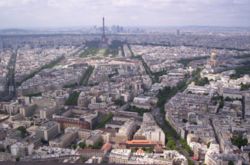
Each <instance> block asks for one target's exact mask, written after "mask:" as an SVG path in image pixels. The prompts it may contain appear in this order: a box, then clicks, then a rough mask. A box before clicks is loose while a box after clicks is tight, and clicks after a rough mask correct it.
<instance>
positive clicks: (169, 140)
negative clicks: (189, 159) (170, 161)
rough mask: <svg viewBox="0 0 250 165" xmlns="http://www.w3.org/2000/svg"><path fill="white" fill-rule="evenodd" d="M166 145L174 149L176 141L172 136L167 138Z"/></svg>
mask: <svg viewBox="0 0 250 165" xmlns="http://www.w3.org/2000/svg"><path fill="white" fill-rule="evenodd" d="M167 147H168V148H170V149H171V150H175V148H176V143H175V141H174V139H173V138H172V137H169V138H168V142H167Z"/></svg>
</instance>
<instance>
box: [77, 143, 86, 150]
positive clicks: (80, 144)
mask: <svg viewBox="0 0 250 165" xmlns="http://www.w3.org/2000/svg"><path fill="white" fill-rule="evenodd" d="M78 146H79V147H80V148H82V149H84V148H85V147H86V144H85V143H84V142H80V143H79V144H78Z"/></svg>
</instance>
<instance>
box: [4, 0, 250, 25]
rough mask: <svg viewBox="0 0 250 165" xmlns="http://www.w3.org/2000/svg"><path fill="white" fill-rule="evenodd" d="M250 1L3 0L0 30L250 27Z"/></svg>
mask: <svg viewBox="0 0 250 165" xmlns="http://www.w3.org/2000/svg"><path fill="white" fill-rule="evenodd" d="M249 6H250V0H0V28H1V29H4V28H39V27H41V28H43V27H51V28H56V27H82V26H94V25H97V26H101V19H102V17H103V16H105V17H106V24H107V26H111V25H121V26H158V27H161V26H162V27H167V26H190V25H195V26H224V27H250V7H249Z"/></svg>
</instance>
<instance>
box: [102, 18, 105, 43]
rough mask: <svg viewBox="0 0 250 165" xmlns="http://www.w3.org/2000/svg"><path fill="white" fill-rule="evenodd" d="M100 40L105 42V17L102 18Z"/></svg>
mask: <svg viewBox="0 0 250 165" xmlns="http://www.w3.org/2000/svg"><path fill="white" fill-rule="evenodd" d="M102 42H106V35H105V18H104V17H103V18H102Z"/></svg>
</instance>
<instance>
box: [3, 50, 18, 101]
mask: <svg viewBox="0 0 250 165" xmlns="http://www.w3.org/2000/svg"><path fill="white" fill-rule="evenodd" d="M17 51H18V49H15V50H14V52H13V53H12V55H11V58H10V61H9V64H8V67H7V68H8V74H7V76H6V84H5V91H4V92H2V93H1V94H0V101H9V100H11V99H12V98H13V97H15V95H16V85H15V68H16V58H17Z"/></svg>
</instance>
